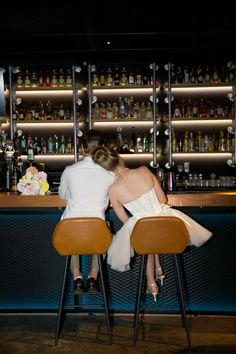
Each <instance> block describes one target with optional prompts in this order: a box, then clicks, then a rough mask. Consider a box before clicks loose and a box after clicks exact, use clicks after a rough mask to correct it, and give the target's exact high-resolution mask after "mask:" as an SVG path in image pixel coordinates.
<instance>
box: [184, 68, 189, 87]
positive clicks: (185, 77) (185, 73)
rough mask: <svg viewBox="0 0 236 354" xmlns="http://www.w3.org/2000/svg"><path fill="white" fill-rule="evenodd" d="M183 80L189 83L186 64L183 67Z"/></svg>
mask: <svg viewBox="0 0 236 354" xmlns="http://www.w3.org/2000/svg"><path fill="white" fill-rule="evenodd" d="M183 82H184V84H189V83H190V79H189V71H188V67H187V66H185V67H184V78H183Z"/></svg>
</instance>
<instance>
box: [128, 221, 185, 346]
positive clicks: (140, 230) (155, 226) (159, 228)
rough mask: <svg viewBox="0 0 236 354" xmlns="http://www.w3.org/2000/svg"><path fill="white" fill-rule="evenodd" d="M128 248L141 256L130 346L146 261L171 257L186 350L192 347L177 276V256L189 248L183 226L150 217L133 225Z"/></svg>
mask: <svg viewBox="0 0 236 354" xmlns="http://www.w3.org/2000/svg"><path fill="white" fill-rule="evenodd" d="M130 241H131V246H132V247H133V249H134V251H135V252H136V253H137V254H139V255H142V261H141V264H140V278H139V284H138V291H137V298H136V303H135V314H134V332H133V344H134V345H135V343H136V340H137V326H138V319H139V312H140V301H141V295H142V288H143V280H144V269H145V260H146V258H147V256H148V254H157V253H159V254H171V255H172V257H173V269H174V272H175V276H176V277H175V278H176V286H177V290H178V297H179V303H180V309H181V315H182V320H183V324H184V327H185V331H186V336H187V341H188V346H189V347H191V341H190V333H189V326H188V320H187V315H186V310H185V303H184V296H183V287H182V283H181V276H180V267H179V266H180V265H179V261H178V258H177V255H178V254H180V253H182V252H184V250H185V248H186V247H187V245H188V244H189V234H188V231H187V228H186V226H185V223H184V221H183V220H181V219H180V218H177V217H175V216H152V217H144V218H142V219H139V220H138V221H137V223H136V224H135V226H134V228H133V231H132V234H131V237H130Z"/></svg>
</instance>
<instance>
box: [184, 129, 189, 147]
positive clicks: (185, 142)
mask: <svg viewBox="0 0 236 354" xmlns="http://www.w3.org/2000/svg"><path fill="white" fill-rule="evenodd" d="M188 147H189V137H188V130H186V131H185V133H184V141H183V152H188Z"/></svg>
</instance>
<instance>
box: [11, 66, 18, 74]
mask: <svg viewBox="0 0 236 354" xmlns="http://www.w3.org/2000/svg"><path fill="white" fill-rule="evenodd" d="M11 71H12V73H13V74H18V73H19V72H20V67H19V66H13V67H12V69H11Z"/></svg>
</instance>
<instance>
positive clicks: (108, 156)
mask: <svg viewBox="0 0 236 354" xmlns="http://www.w3.org/2000/svg"><path fill="white" fill-rule="evenodd" d="M92 159H93V161H94V162H95V163H96V164H97V165H99V166H101V167H103V168H104V169H105V170H107V171H114V170H115V168H116V166H118V165H119V163H120V157H119V154H118V152H117V151H116V150H114V149H108V148H106V147H98V148H96V149H95V150H94V151H93V153H92Z"/></svg>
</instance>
